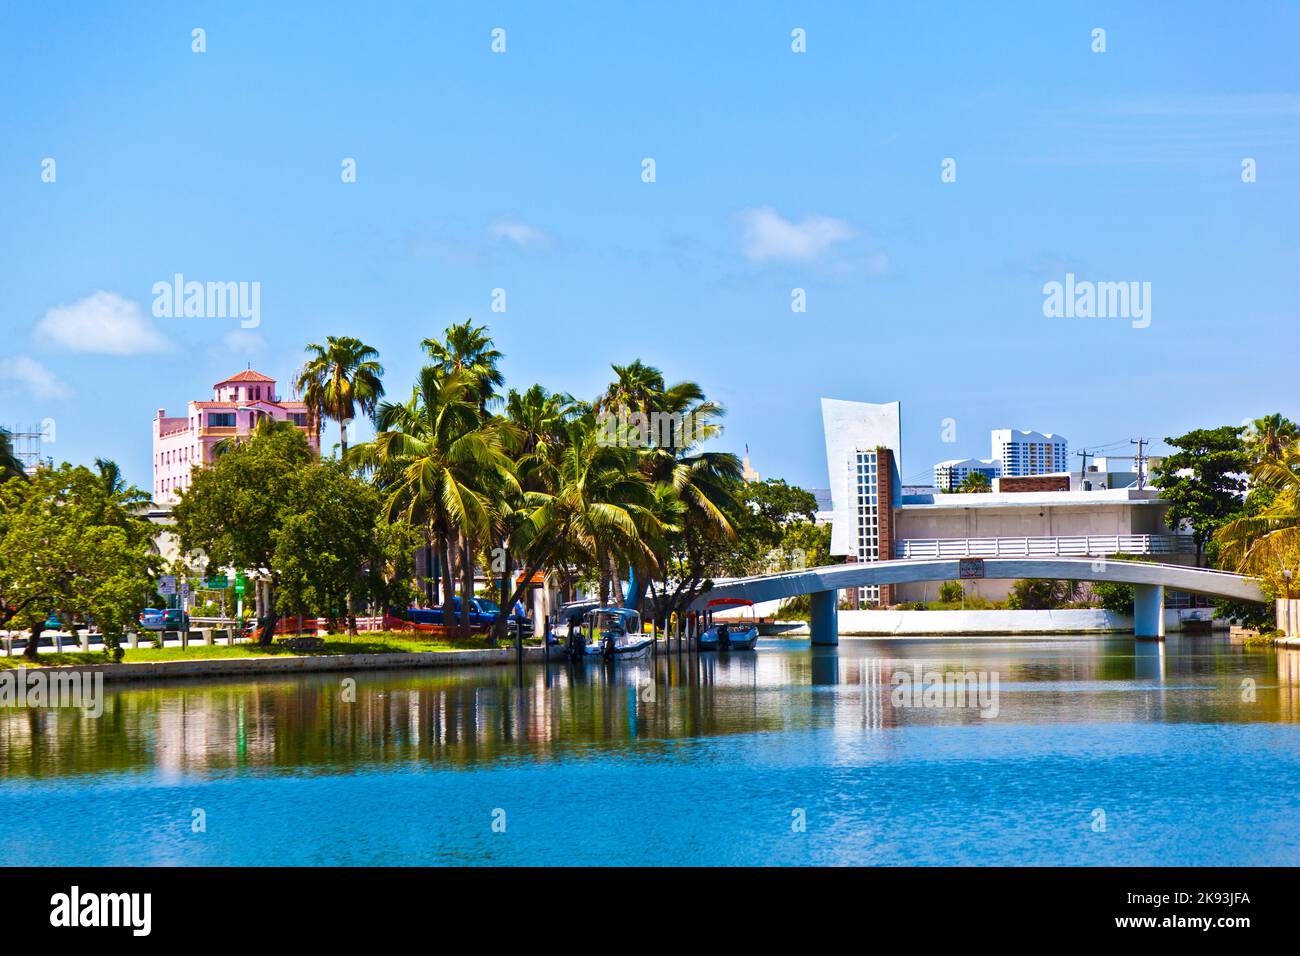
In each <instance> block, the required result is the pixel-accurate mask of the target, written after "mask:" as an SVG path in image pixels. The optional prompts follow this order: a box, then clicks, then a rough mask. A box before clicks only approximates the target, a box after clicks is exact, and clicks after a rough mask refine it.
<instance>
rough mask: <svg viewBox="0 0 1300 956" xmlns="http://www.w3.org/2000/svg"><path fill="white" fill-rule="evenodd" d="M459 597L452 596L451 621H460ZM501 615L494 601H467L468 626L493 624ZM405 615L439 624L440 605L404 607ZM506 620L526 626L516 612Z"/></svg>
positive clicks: (478, 599)
mask: <svg viewBox="0 0 1300 956" xmlns="http://www.w3.org/2000/svg"><path fill="white" fill-rule="evenodd" d="M460 607H461V605H460V598H459V597H455V598H452V623H453V624H459V623H460ZM500 616H501V608H500V607H498V606H497V604H496V603H495V602H494V601H489V600H488V599H487V598H478V597H476V598H473V599H472V600H471V601H470V603H469V623H470V627H487V626H488V625H491V624H495V623H496V622H497V618H499V617H500ZM406 617H407V619H408V620H410V621H412V622H413V623H415V624H441V623H443V620H442V606H441V605H439V606H438V607H429V608H421V607H411V608H407V609H406ZM508 622H509V623H510V624H511V625H512V626H516V627H527V626H528V618H526V617H520V616H519V615H518V614H511V615H510V616H509V618H508Z"/></svg>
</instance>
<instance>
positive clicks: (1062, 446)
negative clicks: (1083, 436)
mask: <svg viewBox="0 0 1300 956" xmlns="http://www.w3.org/2000/svg"><path fill="white" fill-rule="evenodd" d="M1069 454H1070V450H1069V443H1068V442H1066V440H1065V438H1063V437H1062V436H1060V435H1053V434H1052V433H1051V432H1048V433H1047V434H1043V433H1042V432H1022V431H1019V430H1017V429H1015V428H995V429H994V430H993V457H994V459H996V460H997V461H998V463H999V464H1000V465H1001V467H1002V474H1003V475H1005V476H1008V477H1012V478H1019V477H1022V476H1024V475H1050V474H1053V473H1059V472H1067V471H1069V470H1070V462H1069Z"/></svg>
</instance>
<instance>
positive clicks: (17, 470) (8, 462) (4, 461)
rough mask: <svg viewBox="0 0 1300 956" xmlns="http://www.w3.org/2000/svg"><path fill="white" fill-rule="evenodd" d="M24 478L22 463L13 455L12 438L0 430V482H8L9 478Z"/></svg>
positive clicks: (25, 473)
mask: <svg viewBox="0 0 1300 956" xmlns="http://www.w3.org/2000/svg"><path fill="white" fill-rule="evenodd" d="M26 477H27V472H26V471H24V470H23V463H22V462H21V461H19V460H18V456H17V455H16V454H14V443H13V437H12V436H11V435H10V434H9V432H8V431H7V430H6V429H4V428H0V482H3V481H8V480H9V479H10V478H26Z"/></svg>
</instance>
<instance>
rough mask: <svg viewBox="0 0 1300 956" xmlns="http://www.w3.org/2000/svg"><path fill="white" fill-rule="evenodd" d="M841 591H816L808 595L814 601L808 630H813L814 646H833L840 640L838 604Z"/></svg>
mask: <svg viewBox="0 0 1300 956" xmlns="http://www.w3.org/2000/svg"><path fill="white" fill-rule="evenodd" d="M839 593H840V592H839V591H814V592H813V593H812V594H810V595H808V598H809V600H810V601H811V603H812V613H811V614H810V615H809V621H808V630H809V631H811V632H812V642H813V645H814V646H822V647H826V646H833V645H835V644H838V643H839V642H840V614H839V609H838V607H837V606H836V598H838V597H839Z"/></svg>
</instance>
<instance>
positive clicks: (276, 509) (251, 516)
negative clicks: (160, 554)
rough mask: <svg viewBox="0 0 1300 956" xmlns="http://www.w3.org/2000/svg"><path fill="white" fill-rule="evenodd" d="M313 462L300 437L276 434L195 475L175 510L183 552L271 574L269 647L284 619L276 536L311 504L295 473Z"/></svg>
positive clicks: (246, 444)
mask: <svg viewBox="0 0 1300 956" xmlns="http://www.w3.org/2000/svg"><path fill="white" fill-rule="evenodd" d="M313 460H314V455H313V453H312V450H311V446H310V445H309V444H308V443H307V438H306V436H305V435H303V434H302V432H300V431H298V430H297V429H273V430H271V431H268V432H267V433H265V434H263V435H257V436H254V437H253V438H252V439H251V440H249V441H246V442H243V443H241V444H239V445H236V446H234V447H232V448H230V449H229V450H228V451H226V452H225V454H222V455H220V456H219V457H218V458H217V459H216V460H215V461H213V463H212V464H211V465H208V466H207V467H204V468H199V469H197V470H196V471H195V472H194V476H193V481H192V484H191V485H190V487H189V488H188V489H187V490H186V491H185V492H184V494H182V495H181V499H180V501H179V502H177V504H176V506H175V507H174V508H173V509H172V518H173V520H174V522H175V528H176V533H177V535H178V536H179V538H180V545H181V548H182V549H183V550H185V551H195V550H199V549H202V550H203V551H204V552H206V554H207V556H208V559H209V560H210V561H211V562H212V563H214V564H216V565H218V566H223V567H234V568H241V569H246V570H252V571H257V572H259V573H261V574H263V575H265V577H266V580H267V581H268V584H269V593H270V599H269V601H268V602H267V606H266V608H265V609H264V610H265V614H266V623H265V626H264V627H263V628H262V635H261V643H262V644H263V645H269V644H270V643H271V642H272V640H274V637H275V625H276V622H277V620H278V617H279V613H278V604H277V601H276V589H277V588H278V587H279V584H280V568H279V567H277V565H276V562H275V554H276V533H277V531H279V529H280V528H281V526H282V525H283V523H284V521H285V519H286V516H288V515H291V514H293V513H294V512H295V511H296V510H298V509H301V508H302V507H303V506H304V505H305V502H303V501H302V500H301V499H300V498H299V497H298V487H299V485H298V481H297V472H298V471H299V470H300V469H302V468H304V467H305V466H307V465H308V464H310V463H311V462H312V461H313Z"/></svg>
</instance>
